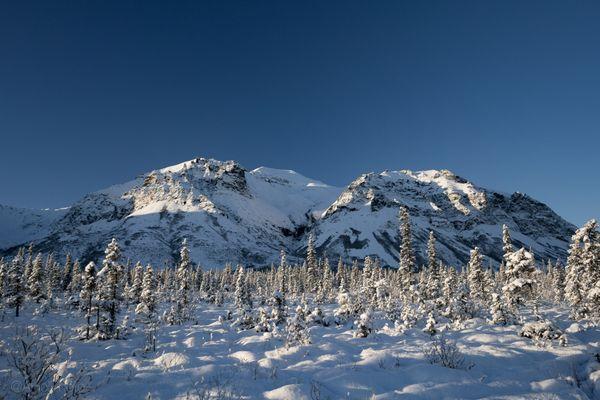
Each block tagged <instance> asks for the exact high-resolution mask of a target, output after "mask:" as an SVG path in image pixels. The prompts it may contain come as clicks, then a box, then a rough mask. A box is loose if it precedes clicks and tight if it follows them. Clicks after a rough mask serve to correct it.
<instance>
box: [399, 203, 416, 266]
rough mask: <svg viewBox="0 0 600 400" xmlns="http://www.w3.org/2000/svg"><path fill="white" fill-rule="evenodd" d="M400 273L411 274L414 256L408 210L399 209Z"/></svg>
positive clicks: (404, 208) (404, 207)
mask: <svg viewBox="0 0 600 400" xmlns="http://www.w3.org/2000/svg"><path fill="white" fill-rule="evenodd" d="M399 218H400V237H401V243H400V271H402V272H403V273H406V272H413V271H414V270H415V254H414V252H413V247H412V237H411V233H410V231H411V229H410V215H409V214H408V208H406V206H402V207H401V208H400V215H399Z"/></svg>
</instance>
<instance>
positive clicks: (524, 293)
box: [502, 248, 536, 307]
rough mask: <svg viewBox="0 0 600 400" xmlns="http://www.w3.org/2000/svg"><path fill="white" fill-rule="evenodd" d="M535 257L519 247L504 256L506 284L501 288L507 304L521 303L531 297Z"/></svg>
mask: <svg viewBox="0 0 600 400" xmlns="http://www.w3.org/2000/svg"><path fill="white" fill-rule="evenodd" d="M535 272H536V268H535V258H534V256H533V253H531V252H529V251H527V250H525V249H524V248H521V249H520V250H517V251H514V252H512V253H510V254H509V255H508V257H507V258H506V271H505V274H506V285H504V287H503V288H502V291H503V293H504V296H505V297H506V299H507V301H508V304H509V305H510V306H512V307H514V306H518V305H522V304H524V303H525V302H526V301H527V300H529V299H531V296H532V294H533V290H534V285H535Z"/></svg>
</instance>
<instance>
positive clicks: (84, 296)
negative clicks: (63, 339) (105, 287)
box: [79, 261, 96, 340]
mask: <svg viewBox="0 0 600 400" xmlns="http://www.w3.org/2000/svg"><path fill="white" fill-rule="evenodd" d="M95 292H96V264H94V262H93V261H91V262H90V263H88V265H86V266H85V269H84V271H83V276H82V277H81V293H80V294H79V297H80V298H81V300H82V301H83V302H84V307H85V318H86V330H85V338H86V340H88V339H89V338H90V326H91V323H90V322H91V318H92V308H93V307H92V301H93V299H94V295H95Z"/></svg>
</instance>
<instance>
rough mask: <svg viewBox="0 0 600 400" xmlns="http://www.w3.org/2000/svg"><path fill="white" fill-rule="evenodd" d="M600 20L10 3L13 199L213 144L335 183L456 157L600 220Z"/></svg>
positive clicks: (8, 151) (489, 10)
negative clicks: (370, 172)
mask: <svg viewBox="0 0 600 400" xmlns="http://www.w3.org/2000/svg"><path fill="white" fill-rule="evenodd" d="M9 3H13V4H9ZM174 4H176V5H174ZM599 20H600V3H599V2H593V1H578V2H564V1H563V2H554V1H527V2H517V1H515V2H511V1H502V2H487V1H485V2H482V1H473V2H460V1H459V2H443V1H439V2H437V1H422V2H402V1H400V2H397V1H393V2H392V1H380V2H379V1H378V2H367V1H363V2H354V1H340V2H335V1H331V2H323V1H315V2H311V1H298V2H281V1H274V2H267V1H258V2H251V1H243V2H230V1H214V2H211V1H207V2H197V1H190V2H185V1H179V2H154V1H145V2H129V1H118V2H117V1H115V2H102V1H79V2H76V1H68V2H62V1H56V2H48V1H28V2H3V3H2V5H0V139H1V141H0V143H1V146H0V180H1V181H2V185H1V187H2V190H0V203H2V204H10V205H18V206H26V207H36V208H39V207H59V206H64V205H68V204H71V203H72V202H73V201H75V200H77V199H78V198H80V197H81V196H82V195H83V194H85V193H87V192H90V191H93V190H97V189H100V188H103V187H106V186H108V185H111V184H114V183H119V182H123V181H126V180H128V179H130V178H132V177H134V176H136V175H138V174H140V173H143V172H146V171H149V170H151V169H155V168H159V167H162V166H166V165H170V164H175V163H178V162H180V161H183V160H187V159H191V158H193V157H196V156H206V157H213V158H217V159H235V160H238V161H240V162H241V163H242V164H243V165H244V166H246V167H249V168H254V167H257V166H260V165H266V166H269V167H274V168H289V169H295V170H297V171H298V172H300V173H302V174H304V175H307V176H310V177H313V178H317V179H320V180H323V181H325V182H328V183H331V184H335V185H346V184H348V183H349V182H350V181H351V180H352V179H354V178H355V177H356V176H358V175H359V174H361V173H363V172H368V171H380V170H384V169H405V168H406V169H415V170H417V169H431V168H446V169H450V170H453V171H454V172H456V173H458V174H459V175H462V176H464V177H466V178H468V179H469V180H471V181H473V182H475V183H476V184H479V185H481V186H484V187H489V188H494V189H499V190H503V191H507V192H512V191H521V192H524V193H528V194H530V195H531V196H533V197H535V198H538V199H539V200H542V201H544V202H546V203H547V204H549V205H550V206H551V207H553V208H554V209H555V210H556V211H557V212H558V213H559V214H561V215H562V216H564V217H565V218H567V219H568V220H570V221H572V222H574V223H577V224H580V223H582V222H584V221H585V220H586V219H588V218H592V217H600V206H599V204H600V185H599V184H598V182H599V181H600V180H599V179H598V175H599V174H598V172H599V168H598V166H599V163H598V155H599V153H600V135H599V130H600V73H599V72H598V71H600V24H599V23H598V21H599Z"/></svg>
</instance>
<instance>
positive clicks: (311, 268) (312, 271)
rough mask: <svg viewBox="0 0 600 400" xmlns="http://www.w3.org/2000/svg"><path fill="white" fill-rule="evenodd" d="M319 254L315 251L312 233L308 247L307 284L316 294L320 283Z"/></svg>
mask: <svg viewBox="0 0 600 400" xmlns="http://www.w3.org/2000/svg"><path fill="white" fill-rule="evenodd" d="M317 263H318V261H317V252H316V250H315V237H314V235H313V234H312V233H311V234H310V235H309V236H308V245H307V247H306V274H307V280H306V284H307V285H308V289H309V290H310V291H311V292H315V291H316V289H317V285H318V283H319V276H318V272H317V271H318V264H317Z"/></svg>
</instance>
